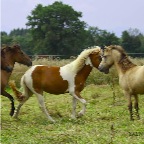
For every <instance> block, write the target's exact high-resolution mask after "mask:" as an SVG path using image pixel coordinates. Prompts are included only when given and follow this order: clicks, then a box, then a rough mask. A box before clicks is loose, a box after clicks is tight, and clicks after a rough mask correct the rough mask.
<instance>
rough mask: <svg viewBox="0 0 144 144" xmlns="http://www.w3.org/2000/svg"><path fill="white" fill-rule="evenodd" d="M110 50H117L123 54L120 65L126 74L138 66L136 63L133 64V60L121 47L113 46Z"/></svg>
mask: <svg viewBox="0 0 144 144" xmlns="http://www.w3.org/2000/svg"><path fill="white" fill-rule="evenodd" d="M109 48H111V49H115V50H117V51H119V52H120V53H121V58H120V61H119V63H118V64H119V65H120V66H121V68H122V70H123V71H124V72H126V71H127V70H129V69H130V68H132V67H135V66H136V65H135V64H134V63H132V62H131V60H130V59H129V57H128V55H127V53H126V51H125V50H124V49H123V48H122V47H121V46H119V45H111V46H109Z"/></svg>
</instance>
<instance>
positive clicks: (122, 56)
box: [98, 45, 144, 120]
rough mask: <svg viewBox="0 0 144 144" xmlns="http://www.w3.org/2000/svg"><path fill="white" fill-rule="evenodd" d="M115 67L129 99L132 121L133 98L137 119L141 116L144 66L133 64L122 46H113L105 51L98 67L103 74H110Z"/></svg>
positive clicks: (131, 118)
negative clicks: (139, 103) (140, 99)
mask: <svg viewBox="0 0 144 144" xmlns="http://www.w3.org/2000/svg"><path fill="white" fill-rule="evenodd" d="M112 65H114V66H115V68H116V69H117V72H118V75H119V84H120V86H121V88H122V89H123V91H124V94H125V96H126V97H127V99H128V109H129V112H130V120H134V119H133V110H132V109H133V108H132V100H131V98H132V96H134V98H135V103H134V108H135V109H136V115H137V118H138V119H140V116H139V112H138V111H139V106H138V94H144V66H137V65H135V64H133V63H132V62H131V61H130V60H129V58H128V55H127V54H126V52H125V51H124V49H123V48H122V47H121V46H117V45H114V46H113V45H112V46H108V47H106V48H105V49H104V53H103V58H102V61H101V63H100V65H99V67H98V69H99V70H100V71H101V72H104V73H109V69H110V68H111V66H112Z"/></svg>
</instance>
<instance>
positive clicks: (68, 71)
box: [60, 64, 76, 93]
mask: <svg viewBox="0 0 144 144" xmlns="http://www.w3.org/2000/svg"><path fill="white" fill-rule="evenodd" d="M60 75H61V77H62V78H63V80H67V81H68V91H69V93H71V92H73V91H74V88H75V83H74V79H75V76H76V73H75V72H74V71H72V65H71V64H67V65H65V66H63V67H60Z"/></svg>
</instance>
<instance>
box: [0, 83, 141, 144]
mask: <svg viewBox="0 0 144 144" xmlns="http://www.w3.org/2000/svg"><path fill="white" fill-rule="evenodd" d="M114 90H115V91H114V93H115V95H116V97H113V91H112V89H111V87H110V86H109V85H98V86H97V85H94V84H92V85H88V86H87V87H86V88H85V89H84V90H83V91H82V93H81V94H82V97H83V98H85V99H86V100H87V111H86V113H85V115H84V116H83V117H81V118H78V119H76V120H72V119H71V117H70V115H71V110H72V98H71V96H70V95H69V94H64V95H50V94H47V93H45V95H44V97H45V104H46V106H47V109H48V110H49V113H50V114H51V116H52V117H53V119H55V120H56V123H55V124H52V123H50V122H49V121H48V120H47V119H46V117H45V115H44V114H43V113H42V111H41V110H40V109H39V105H38V101H37V99H36V97H35V95H33V97H31V98H30V99H29V100H28V101H27V102H26V103H25V105H24V106H23V107H22V108H21V111H20V115H19V120H16V119H14V118H11V117H10V116H9V111H10V102H9V100H8V99H6V98H5V97H2V98H1V103H2V105H1V114H2V115H1V130H2V131H1V143H2V144H110V143H113V144H130V143H131V144H143V143H144V95H142V96H139V106H140V116H141V119H140V120H135V121H130V120H129V112H128V110H127V101H126V98H125V97H124V96H123V94H122V91H121V89H120V88H119V86H117V85H116V86H115V87H114ZM8 91H9V92H10V93H11V94H12V92H11V91H10V90H8ZM15 105H16V106H17V105H18V102H17V101H15ZM81 106H82V105H81V104H80V102H78V105H77V112H79V111H80V110H81Z"/></svg>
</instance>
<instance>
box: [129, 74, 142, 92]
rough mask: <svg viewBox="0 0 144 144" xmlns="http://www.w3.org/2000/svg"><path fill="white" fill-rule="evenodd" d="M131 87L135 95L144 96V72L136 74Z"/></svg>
mask: <svg viewBox="0 0 144 144" xmlns="http://www.w3.org/2000/svg"><path fill="white" fill-rule="evenodd" d="M130 85H131V88H132V90H133V93H134V94H144V71H141V72H139V73H137V74H135V75H134V77H133V79H132V80H131V81H130Z"/></svg>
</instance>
